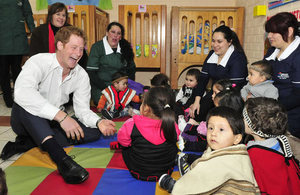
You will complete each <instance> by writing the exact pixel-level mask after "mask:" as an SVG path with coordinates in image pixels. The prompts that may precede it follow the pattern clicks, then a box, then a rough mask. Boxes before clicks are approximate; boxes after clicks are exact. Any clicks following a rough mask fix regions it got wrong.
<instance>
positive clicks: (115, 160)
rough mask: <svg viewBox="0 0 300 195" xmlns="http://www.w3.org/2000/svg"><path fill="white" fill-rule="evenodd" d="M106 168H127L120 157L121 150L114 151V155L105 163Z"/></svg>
mask: <svg viewBox="0 0 300 195" xmlns="http://www.w3.org/2000/svg"><path fill="white" fill-rule="evenodd" d="M107 168H111V169H126V170H128V168H127V166H126V165H125V162H124V160H123V157H122V150H116V151H115V153H114V155H113V156H112V158H111V160H110V161H109V163H108V165H107Z"/></svg>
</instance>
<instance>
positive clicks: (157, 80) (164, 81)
mask: <svg viewBox="0 0 300 195" xmlns="http://www.w3.org/2000/svg"><path fill="white" fill-rule="evenodd" d="M150 83H151V88H153V87H165V88H168V89H170V90H171V93H172V98H173V99H174V101H175V98H176V96H175V93H174V91H173V90H172V89H171V86H170V79H169V77H168V76H167V75H165V74H163V73H160V74H156V75H154V76H153V78H152V79H151V80H150ZM173 110H174V112H175V115H176V121H178V116H180V115H183V114H184V112H183V110H182V109H181V107H180V106H178V105H177V104H175V105H174V107H173Z"/></svg>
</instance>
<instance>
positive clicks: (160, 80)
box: [150, 73, 171, 88]
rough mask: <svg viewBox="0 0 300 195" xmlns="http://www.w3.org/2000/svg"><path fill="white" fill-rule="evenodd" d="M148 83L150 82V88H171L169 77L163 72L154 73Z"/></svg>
mask: <svg viewBox="0 0 300 195" xmlns="http://www.w3.org/2000/svg"><path fill="white" fill-rule="evenodd" d="M150 84H151V88H152V87H167V88H171V86H170V79H169V77H168V76H167V75H165V74H163V73H160V74H156V75H154V76H153V78H152V79H151V80H150Z"/></svg>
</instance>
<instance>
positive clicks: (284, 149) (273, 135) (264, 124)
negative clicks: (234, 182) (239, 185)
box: [243, 97, 300, 195]
mask: <svg viewBox="0 0 300 195" xmlns="http://www.w3.org/2000/svg"><path fill="white" fill-rule="evenodd" d="M243 116H244V121H245V130H246V133H247V134H250V135H252V136H253V137H254V141H249V142H248V144H247V149H248V153H249V156H250V159H251V163H252V165H253V171H254V175H255V179H256V181H257V183H258V186H259V189H260V191H261V193H262V194H272V195H273V194H275V195H276V194H278V195H279V194H300V178H299V176H300V170H299V164H297V163H296V161H297V160H296V159H295V158H294V157H293V155H292V151H291V147H290V145H289V142H288V140H287V138H286V136H285V135H284V134H285V133H286V131H287V122H288V117H287V114H286V112H285V111H284V109H283V107H282V106H281V105H279V104H278V102H277V101H276V100H274V99H272V98H265V97H258V98H249V99H248V100H247V101H246V104H245V108H244V110H243Z"/></svg>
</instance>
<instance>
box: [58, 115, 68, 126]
mask: <svg viewBox="0 0 300 195" xmlns="http://www.w3.org/2000/svg"><path fill="white" fill-rule="evenodd" d="M67 116H68V114H66V115H65V116H64V118H62V119H61V120H60V121H59V122H58V123H59V124H61V123H62V122H63V121H64V120H65V119H66V118H67Z"/></svg>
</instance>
